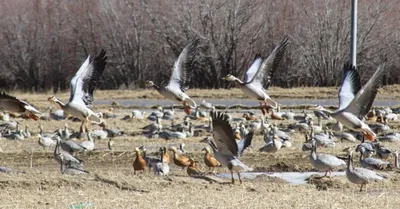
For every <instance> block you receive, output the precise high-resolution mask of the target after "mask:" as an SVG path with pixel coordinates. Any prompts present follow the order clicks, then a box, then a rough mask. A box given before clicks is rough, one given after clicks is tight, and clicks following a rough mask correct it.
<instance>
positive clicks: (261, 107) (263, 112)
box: [260, 102, 265, 115]
mask: <svg viewBox="0 0 400 209" xmlns="http://www.w3.org/2000/svg"><path fill="white" fill-rule="evenodd" d="M260 109H261V112H262V114H263V115H265V110H264V107H263V104H262V102H260Z"/></svg>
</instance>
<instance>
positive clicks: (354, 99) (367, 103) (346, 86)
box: [316, 63, 384, 141]
mask: <svg viewBox="0 0 400 209" xmlns="http://www.w3.org/2000/svg"><path fill="white" fill-rule="evenodd" d="M383 71H384V63H383V64H382V65H381V66H379V68H378V69H377V70H376V71H375V73H374V75H373V76H372V77H371V78H370V79H369V81H368V82H367V84H365V86H364V87H363V88H361V82H360V77H359V75H358V72H357V71H356V69H355V67H354V66H352V65H350V64H346V65H345V66H344V73H343V77H342V82H341V85H340V89H339V109H338V110H337V111H334V112H332V111H330V110H327V109H325V108H324V107H322V106H317V107H316V108H317V109H319V110H322V111H323V112H324V113H326V114H328V115H330V116H331V117H333V118H335V119H336V120H337V121H338V122H340V123H342V124H343V126H345V127H347V128H349V129H351V130H353V131H358V132H361V133H363V134H364V135H365V136H366V138H368V139H369V140H371V141H373V140H375V138H376V134H375V133H374V132H373V131H372V130H371V128H370V127H369V126H368V125H367V124H366V123H364V122H363V121H362V120H360V119H359V117H360V116H364V115H366V114H367V113H368V112H369V110H370V109H371V106H372V103H373V101H374V99H375V96H376V94H377V92H378V88H379V83H380V80H381V77H382V74H383Z"/></svg>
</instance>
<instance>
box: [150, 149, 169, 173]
mask: <svg viewBox="0 0 400 209" xmlns="http://www.w3.org/2000/svg"><path fill="white" fill-rule="evenodd" d="M163 150H164V148H162V147H161V148H160V149H159V151H160V152H159V153H160V157H161V160H160V162H157V163H155V164H154V165H153V172H154V175H163V176H165V175H168V174H169V165H168V162H166V160H165V159H164V157H165V155H164V151H163Z"/></svg>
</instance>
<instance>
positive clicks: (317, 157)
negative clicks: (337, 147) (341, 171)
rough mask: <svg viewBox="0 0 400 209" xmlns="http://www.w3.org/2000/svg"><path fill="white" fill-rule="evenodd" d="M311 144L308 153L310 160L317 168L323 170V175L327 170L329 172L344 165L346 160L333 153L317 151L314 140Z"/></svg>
mask: <svg viewBox="0 0 400 209" xmlns="http://www.w3.org/2000/svg"><path fill="white" fill-rule="evenodd" d="M312 145H313V149H312V151H311V153H310V162H311V164H312V165H313V167H314V168H316V169H317V170H320V171H325V172H326V173H325V176H327V174H328V172H329V173H330V174H331V172H332V170H334V169H338V168H344V167H345V166H346V162H344V161H343V160H341V159H339V158H337V157H335V156H333V155H329V154H322V153H317V150H316V149H317V148H316V146H315V142H313V144H312ZM330 176H331V175H330Z"/></svg>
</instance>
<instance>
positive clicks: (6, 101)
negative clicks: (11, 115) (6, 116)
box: [0, 92, 42, 120]
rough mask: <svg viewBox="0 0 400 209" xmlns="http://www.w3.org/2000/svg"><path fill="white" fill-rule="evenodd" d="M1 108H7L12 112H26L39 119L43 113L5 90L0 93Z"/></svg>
mask: <svg viewBox="0 0 400 209" xmlns="http://www.w3.org/2000/svg"><path fill="white" fill-rule="evenodd" d="M0 109H5V110H8V111H10V112H16V113H26V114H27V115H28V117H30V118H32V119H33V120H38V119H39V118H40V115H42V113H41V112H40V111H39V110H37V109H36V108H35V107H34V106H33V105H31V104H29V103H28V102H25V101H22V100H19V99H17V98H16V97H13V96H10V95H8V94H6V93H4V92H1V93H0Z"/></svg>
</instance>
